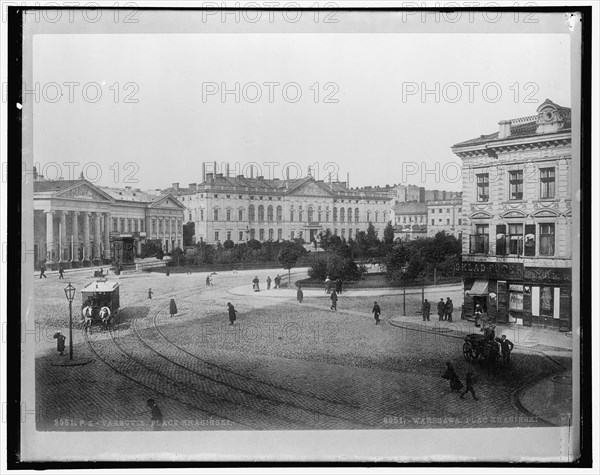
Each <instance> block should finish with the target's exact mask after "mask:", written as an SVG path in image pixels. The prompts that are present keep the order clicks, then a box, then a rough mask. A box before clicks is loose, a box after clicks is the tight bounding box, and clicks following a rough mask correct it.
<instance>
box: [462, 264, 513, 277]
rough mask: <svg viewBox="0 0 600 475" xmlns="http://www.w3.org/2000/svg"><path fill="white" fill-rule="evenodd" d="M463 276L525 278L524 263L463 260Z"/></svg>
mask: <svg viewBox="0 0 600 475" xmlns="http://www.w3.org/2000/svg"><path fill="white" fill-rule="evenodd" d="M461 271H462V274H463V277H468V278H486V279H495V280H497V279H501V280H515V279H519V280H521V279H523V264H520V263H512V262H511V263H507V262H463V263H462V269H461Z"/></svg>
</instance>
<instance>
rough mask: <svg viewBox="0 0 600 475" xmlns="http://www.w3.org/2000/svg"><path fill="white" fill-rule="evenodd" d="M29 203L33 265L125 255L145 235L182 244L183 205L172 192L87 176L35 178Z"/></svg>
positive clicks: (80, 262)
mask: <svg viewBox="0 0 600 475" xmlns="http://www.w3.org/2000/svg"><path fill="white" fill-rule="evenodd" d="M33 203H34V240H35V244H34V253H35V265H36V267H37V266H39V264H40V262H46V263H47V264H48V265H49V266H50V267H52V268H55V267H57V266H58V265H59V264H61V265H63V266H65V267H81V266H89V265H92V264H108V263H111V262H123V261H127V260H129V259H130V258H131V257H132V256H133V255H135V254H136V253H137V254H139V252H140V250H141V244H142V243H143V242H145V241H146V240H147V239H148V240H150V239H153V240H156V241H159V242H160V243H161V245H162V246H163V249H164V250H165V251H167V252H168V251H170V250H172V249H173V247H176V246H181V244H182V226H183V209H184V207H183V206H182V205H181V204H180V203H179V202H178V201H177V200H176V199H175V198H174V197H172V196H152V195H149V194H147V193H144V192H141V191H140V190H137V189H132V188H125V189H116V188H101V187H97V186H94V185H93V184H92V183H90V182H88V181H86V180H40V181H35V182H34V201H33Z"/></svg>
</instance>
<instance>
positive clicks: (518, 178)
mask: <svg viewBox="0 0 600 475" xmlns="http://www.w3.org/2000/svg"><path fill="white" fill-rule="evenodd" d="M508 183H509V198H510V199H511V200H522V199H523V170H513V171H510V172H508Z"/></svg>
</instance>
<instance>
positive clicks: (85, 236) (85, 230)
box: [83, 211, 91, 262]
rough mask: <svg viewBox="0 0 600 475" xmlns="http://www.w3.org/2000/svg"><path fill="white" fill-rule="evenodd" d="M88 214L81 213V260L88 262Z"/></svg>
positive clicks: (89, 254)
mask: <svg viewBox="0 0 600 475" xmlns="http://www.w3.org/2000/svg"><path fill="white" fill-rule="evenodd" d="M90 251H91V249H90V213H88V212H87V211H86V212H84V213H83V260H84V261H88V262H89V260H90V256H91V252H90Z"/></svg>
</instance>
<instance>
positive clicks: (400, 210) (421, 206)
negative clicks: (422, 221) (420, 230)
mask: <svg viewBox="0 0 600 475" xmlns="http://www.w3.org/2000/svg"><path fill="white" fill-rule="evenodd" d="M394 214H400V215H404V214H427V203H416V202H409V203H398V204H397V205H395V206H394Z"/></svg>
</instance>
